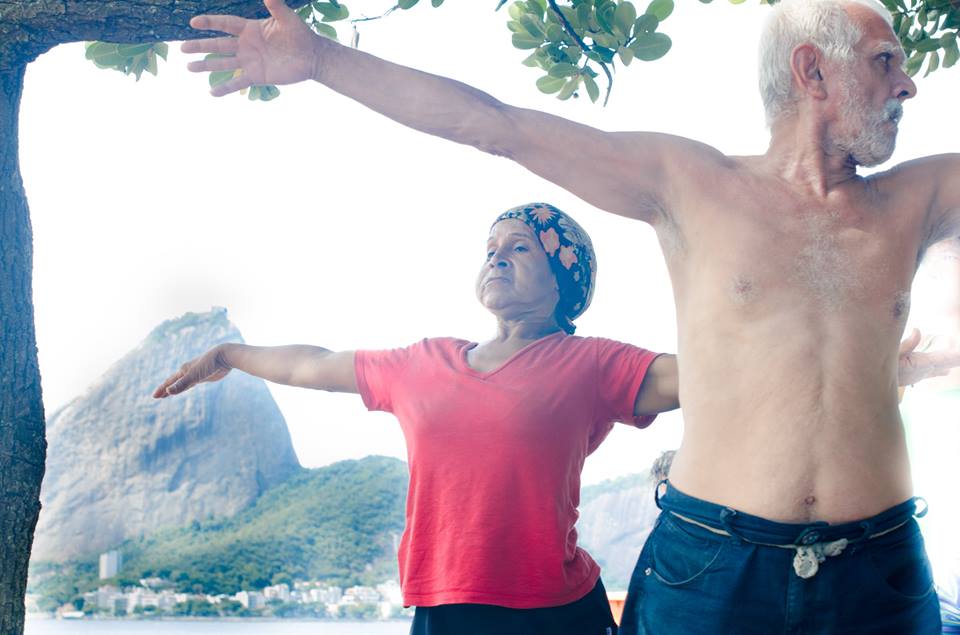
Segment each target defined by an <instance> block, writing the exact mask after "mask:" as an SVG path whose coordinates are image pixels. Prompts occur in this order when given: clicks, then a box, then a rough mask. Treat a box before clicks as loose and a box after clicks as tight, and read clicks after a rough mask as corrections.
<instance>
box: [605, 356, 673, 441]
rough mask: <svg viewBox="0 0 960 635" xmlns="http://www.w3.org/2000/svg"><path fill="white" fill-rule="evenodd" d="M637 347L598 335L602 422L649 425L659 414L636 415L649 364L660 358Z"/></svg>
mask: <svg viewBox="0 0 960 635" xmlns="http://www.w3.org/2000/svg"><path fill="white" fill-rule="evenodd" d="M658 355H659V353H654V352H652V351H648V350H646V349H643V348H640V347H638V346H633V345H631V344H625V343H623V342H617V341H614V340H608V339H601V338H597V411H598V415H599V418H600V420H601V421H606V422H612V421H622V422H624V423H629V424H630V425H633V426H636V427H638V428H646V427H647V426H648V425H650V424H651V423H653V420H654V419H656V418H657V416H656V415H643V416H640V417H636V416H634V414H633V408H634V405H635V404H636V401H637V395H638V394H639V393H640V386H642V385H643V380H644V378H645V377H646V375H647V370H649V368H650V364H652V363H653V360H655V359H656V358H657V357H658Z"/></svg>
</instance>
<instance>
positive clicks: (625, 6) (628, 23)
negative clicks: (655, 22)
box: [614, 0, 637, 35]
mask: <svg viewBox="0 0 960 635" xmlns="http://www.w3.org/2000/svg"><path fill="white" fill-rule="evenodd" d="M636 19H637V9H636V7H634V6H633V4H632V3H630V2H628V1H627V0H623V1H622V2H621V3H620V4H619V6H617V10H616V12H615V13H614V22H615V23H616V26H617V28H618V29H620V32H621V33H622V34H623V35H630V31H631V30H633V23H634V22H635V21H636Z"/></svg>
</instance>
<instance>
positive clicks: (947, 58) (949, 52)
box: [943, 39, 960, 68]
mask: <svg viewBox="0 0 960 635" xmlns="http://www.w3.org/2000/svg"><path fill="white" fill-rule="evenodd" d="M943 50H944V54H943V67H944V68H952V67H953V65H954V64H956V63H957V62H958V61H960V46H958V45H957V40H956V39H954V40H951V41H950V43H949V44H947V45H945V46H944V47H943Z"/></svg>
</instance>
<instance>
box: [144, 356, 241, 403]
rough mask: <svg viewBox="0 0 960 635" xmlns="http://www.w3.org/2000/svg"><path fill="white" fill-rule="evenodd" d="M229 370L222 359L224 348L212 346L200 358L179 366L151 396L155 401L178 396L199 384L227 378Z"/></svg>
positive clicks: (228, 366)
mask: <svg viewBox="0 0 960 635" xmlns="http://www.w3.org/2000/svg"><path fill="white" fill-rule="evenodd" d="M230 369H231V367H230V365H229V364H227V362H226V359H224V346H223V345H222V344H221V345H219V346H214V347H213V348H211V349H210V350H209V351H207V352H206V353H204V354H203V355H201V356H200V357H197V358H196V359H192V360H190V361H189V362H187V363H186V364H184V365H183V366H181V367H180V370H178V371H177V372H175V373H174V374H173V375H171V376H170V377H168V378H167V380H166V381H164V382H163V383H162V384H160V386H158V387H157V389H156V390H154V391H153V396H154V398H156V399H163V398H165V397H170V396H173V395H179V394H180V393H182V392H184V391H185V390H189V389H190V388H193V387H194V386H196V385H197V384H199V383H201V382H205V381H220V380H221V379H223V378H224V377H226V376H227V373H229V372H230Z"/></svg>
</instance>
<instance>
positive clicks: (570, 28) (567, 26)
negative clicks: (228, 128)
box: [547, 0, 613, 106]
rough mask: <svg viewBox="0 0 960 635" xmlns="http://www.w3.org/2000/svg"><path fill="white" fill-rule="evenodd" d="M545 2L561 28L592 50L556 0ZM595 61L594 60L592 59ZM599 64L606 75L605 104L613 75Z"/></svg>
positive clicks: (603, 65)
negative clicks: (561, 25)
mask: <svg viewBox="0 0 960 635" xmlns="http://www.w3.org/2000/svg"><path fill="white" fill-rule="evenodd" d="M547 3H548V4H549V5H550V8H551V9H553V12H554V13H555V14H556V15H557V17H558V18H559V19H560V23H561V24H563V30H564V31H566V32H567V34H568V35H569V36H570V37H572V38H573V39H574V41H575V42H576V43H577V44H578V45H579V46H580V48H581V49H583V50H584V51H592V50H593V47H592V46H587V43H586V42H584V41H583V38H581V37H580V34H579V33H577V31H576V29H574V28H573V25H572V24H570V21H569V20H567V16H565V15H563V12H562V11H561V10H560V7H558V6H557V0H547ZM594 61H596V60H594ZM597 64H599V65H600V68H602V69H603V73H604V74H605V75H606V76H607V94H606V95H604V97H603V105H604V106H606V105H607V102H608V101H609V100H610V91H611V90H613V75H611V74H610V69H609V68H607V65H606V64H604V63H603V62H597Z"/></svg>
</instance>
